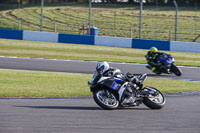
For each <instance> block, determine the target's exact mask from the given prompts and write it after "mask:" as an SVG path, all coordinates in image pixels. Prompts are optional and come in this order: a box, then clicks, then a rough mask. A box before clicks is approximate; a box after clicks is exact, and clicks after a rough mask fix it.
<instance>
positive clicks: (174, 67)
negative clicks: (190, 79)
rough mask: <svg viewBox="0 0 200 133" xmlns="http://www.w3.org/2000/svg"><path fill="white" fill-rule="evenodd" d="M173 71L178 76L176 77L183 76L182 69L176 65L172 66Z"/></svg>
mask: <svg viewBox="0 0 200 133" xmlns="http://www.w3.org/2000/svg"><path fill="white" fill-rule="evenodd" d="M171 71H172V72H173V73H174V74H175V75H176V76H181V75H182V72H181V69H180V68H178V67H177V66H176V65H174V64H172V65H171Z"/></svg>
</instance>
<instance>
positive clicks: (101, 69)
mask: <svg viewBox="0 0 200 133" xmlns="http://www.w3.org/2000/svg"><path fill="white" fill-rule="evenodd" d="M108 69H109V64H108V63H107V62H106V61H104V62H99V63H98V64H97V66H96V71H97V72H100V73H104V72H105V71H106V70H108Z"/></svg>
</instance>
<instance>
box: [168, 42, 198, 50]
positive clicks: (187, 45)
mask: <svg viewBox="0 0 200 133" xmlns="http://www.w3.org/2000/svg"><path fill="white" fill-rule="evenodd" d="M170 51H179V52H194V53H200V43H197V42H176V41H171V43H170Z"/></svg>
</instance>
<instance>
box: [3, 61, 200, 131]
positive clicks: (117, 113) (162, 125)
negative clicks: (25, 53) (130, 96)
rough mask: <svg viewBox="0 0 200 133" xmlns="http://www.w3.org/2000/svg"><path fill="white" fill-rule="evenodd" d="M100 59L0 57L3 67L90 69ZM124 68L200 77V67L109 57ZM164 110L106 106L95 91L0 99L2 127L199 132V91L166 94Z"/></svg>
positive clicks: (142, 106)
mask: <svg viewBox="0 0 200 133" xmlns="http://www.w3.org/2000/svg"><path fill="white" fill-rule="evenodd" d="M96 64H97V62H83V61H62V60H47V59H28V58H7V57H0V68H2V69H19V70H36V71H55V72H78V73H92V72H93V71H94V69H95V66H96ZM110 65H111V66H112V67H117V68H120V69H121V70H122V72H127V71H129V72H131V73H135V74H141V73H148V75H149V76H151V77H155V78H157V77H159V78H160V77H161V78H172V79H182V80H191V81H199V70H200V69H199V68H198V67H181V69H182V71H183V76H181V77H176V76H174V75H161V76H157V75H154V74H152V73H151V72H150V71H149V70H147V69H146V68H145V65H144V64H123V63H110ZM166 99H167V102H166V105H165V107H164V108H163V109H161V110H151V109H149V108H147V107H146V106H144V105H141V106H139V107H133V108H128V109H117V110H113V111H108V110H103V109H101V108H99V107H98V106H97V104H96V103H95V102H94V101H93V99H92V98H91V97H87V98H61V99H56V98H50V99H30V98H29V99H4V98H1V99H0V133H55V132H56V133H199V132H200V102H199V101H200V96H199V95H187V96H186V95H185V96H174V95H172V96H170V95H167V96H166Z"/></svg>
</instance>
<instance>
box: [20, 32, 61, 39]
mask: <svg viewBox="0 0 200 133" xmlns="http://www.w3.org/2000/svg"><path fill="white" fill-rule="evenodd" d="M23 40H28V41H41V42H58V33H53V32H38V31H24V33H23Z"/></svg>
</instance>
